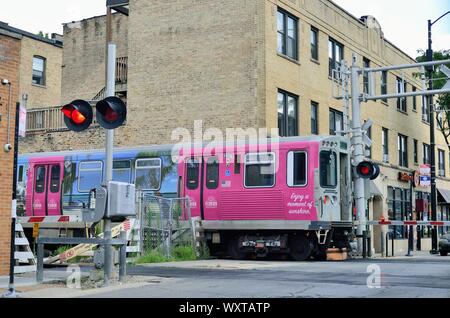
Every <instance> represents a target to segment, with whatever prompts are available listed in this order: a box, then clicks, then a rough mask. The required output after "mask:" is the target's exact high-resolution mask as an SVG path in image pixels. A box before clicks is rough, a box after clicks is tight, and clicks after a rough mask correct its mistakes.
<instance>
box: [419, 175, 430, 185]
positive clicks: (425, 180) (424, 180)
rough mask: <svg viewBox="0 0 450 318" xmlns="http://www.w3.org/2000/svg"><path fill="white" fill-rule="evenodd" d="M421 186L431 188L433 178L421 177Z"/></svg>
mask: <svg viewBox="0 0 450 318" xmlns="http://www.w3.org/2000/svg"><path fill="white" fill-rule="evenodd" d="M420 186H421V187H429V186H431V176H420Z"/></svg>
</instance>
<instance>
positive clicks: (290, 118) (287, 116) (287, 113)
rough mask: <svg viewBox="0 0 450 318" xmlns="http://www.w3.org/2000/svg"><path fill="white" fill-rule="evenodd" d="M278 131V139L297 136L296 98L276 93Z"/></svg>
mask: <svg viewBox="0 0 450 318" xmlns="http://www.w3.org/2000/svg"><path fill="white" fill-rule="evenodd" d="M278 129H279V134H280V137H291V136H298V96H296V95H293V94H289V93H287V92H283V91H279V92H278Z"/></svg>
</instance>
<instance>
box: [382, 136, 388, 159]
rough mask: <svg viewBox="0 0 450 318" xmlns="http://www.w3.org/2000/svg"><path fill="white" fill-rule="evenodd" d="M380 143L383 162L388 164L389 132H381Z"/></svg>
mask: <svg viewBox="0 0 450 318" xmlns="http://www.w3.org/2000/svg"><path fill="white" fill-rule="evenodd" d="M381 142H382V148H383V162H389V130H387V129H386V128H383V129H382V130H381Z"/></svg>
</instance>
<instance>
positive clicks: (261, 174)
mask: <svg viewBox="0 0 450 318" xmlns="http://www.w3.org/2000/svg"><path fill="white" fill-rule="evenodd" d="M244 184H245V187H246V188H270V187H273V186H274V185H275V154H274V153H254V154H246V155H245V176H244Z"/></svg>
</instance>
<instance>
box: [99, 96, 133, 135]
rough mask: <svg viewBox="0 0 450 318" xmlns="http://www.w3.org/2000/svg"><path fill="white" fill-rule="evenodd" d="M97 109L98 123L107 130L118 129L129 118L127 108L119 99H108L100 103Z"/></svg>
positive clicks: (113, 97)
mask: <svg viewBox="0 0 450 318" xmlns="http://www.w3.org/2000/svg"><path fill="white" fill-rule="evenodd" d="M95 108H96V110H97V113H96V116H97V122H98V123H99V124H100V126H102V127H103V128H105V129H116V128H117V127H119V126H121V125H122V124H123V123H124V122H125V120H126V118H127V107H126V106H125V103H124V102H123V101H122V100H121V99H120V98H119V97H115V96H111V97H107V98H105V99H104V100H102V101H99V102H98V103H97V106H96V107H95Z"/></svg>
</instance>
